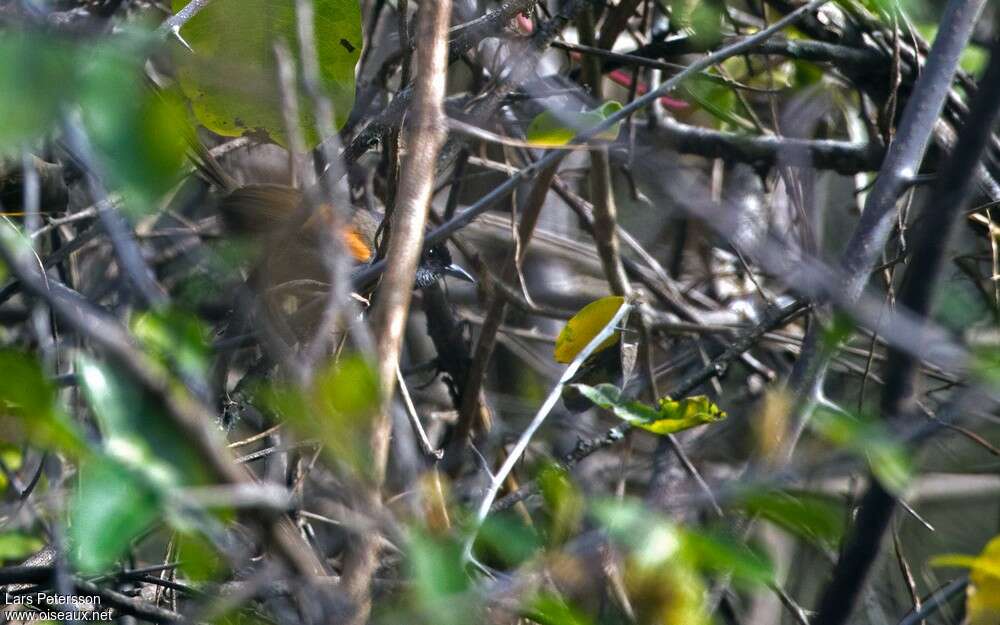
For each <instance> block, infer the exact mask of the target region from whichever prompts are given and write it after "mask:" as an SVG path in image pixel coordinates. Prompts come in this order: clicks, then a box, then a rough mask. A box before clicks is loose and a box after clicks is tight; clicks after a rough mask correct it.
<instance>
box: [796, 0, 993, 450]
mask: <svg viewBox="0 0 1000 625" xmlns="http://www.w3.org/2000/svg"><path fill="white" fill-rule="evenodd" d="M984 3H985V2H984V0H950V2H948V6H947V7H946V9H945V12H944V15H943V16H942V17H941V29H940V30H939V31H938V36H937V38H936V39H935V40H934V45H933V47H932V48H931V51H930V54H929V55H928V57H927V64H926V66H925V67H924V69H923V72H922V73H921V75H920V78H919V80H917V83H916V85H914V88H913V93H912V95H911V96H910V98H909V101H908V102H907V105H906V109H905V110H904V111H903V118H902V119H901V120H900V123H899V128H898V129H897V131H896V134H895V140H894V141H893V143H892V145H890V146H889V151H888V153H887V154H886V157H885V161H884V162H883V164H882V168H881V169H880V170H879V175H878V178H877V179H876V181H875V186H873V187H872V190H871V192H870V193H869V195H868V199H867V200H866V201H865V209H864V212H863V213H862V214H861V220H860V221H859V223H858V225H857V227H856V228H855V230H854V233H853V235H852V236H851V239H850V241H849V242H848V243H847V247H846V249H845V250H844V252H843V254H842V255H841V260H840V264H841V268H842V270H843V272H844V275H845V276H847V279H846V281H845V283H844V285H843V288H844V292H845V294H846V298H847V300H848V301H851V302H855V301H857V300H858V299H859V298H860V297H861V294H862V292H863V291H864V288H865V286H866V285H867V284H868V277H869V275H871V272H872V271H873V270H874V269H875V266H876V265H877V264H878V262H879V259H880V258H881V254H882V249H883V248H884V247H885V244H886V242H887V241H888V240H889V235H890V234H891V233H892V229H893V227H894V226H895V224H896V201H897V200H898V199H899V197H900V196H901V195H902V194H903V192H904V191H905V190H906V189H907V188H908V186H909V184H910V183H911V180H912V178H913V176H915V175H916V173H917V172H918V170H919V169H920V163H921V161H923V158H924V153H925V151H926V150H927V145H928V143H929V142H930V139H931V136H932V134H933V132H934V125H935V122H936V121H937V118H938V116H939V115H940V113H941V110H942V109H943V108H944V105H945V101H946V100H947V98H948V92H949V91H950V90H951V82H952V79H953V78H954V76H955V72H956V70H957V68H958V61H959V57H960V56H961V54H962V50H964V49H965V46H966V45H967V44H968V42H969V38H970V37H971V36H972V29H973V28H974V27H975V25H976V19H977V18H978V16H979V13H980V11H981V10H982V8H983V5H984ZM819 331H820V329H819V328H818V327H817V325H816V324H814V325H813V326H812V327H810V330H809V333H808V334H807V336H806V343H807V344H810V345H812V344H815V343H816V341H817V334H816V333H817V332H819ZM832 355H833V350H812V351H808V352H803V356H802V357H801V358H799V360H798V361H797V362H796V363H795V368H794V369H793V371H792V374H791V377H790V381H789V385H790V386H791V388H792V389H793V390H794V392H795V394H796V396H797V397H798V400H799V407H798V409H797V411H796V415H795V420H794V422H793V423H792V427H791V432H790V435H789V438H788V441H787V442H786V446H785V447H786V451H785V455H786V457H788V456H790V455H791V453H792V451H793V450H794V447H795V444H796V443H797V442H798V439H799V438H800V437H801V435H802V432H803V431H804V429H805V426H806V422H807V420H808V416H809V413H810V412H811V411H812V408H813V406H814V405H815V402H816V401H817V398H818V396H819V393H820V391H821V389H822V386H823V379H824V378H825V375H826V369H827V365H828V364H829V360H830V358H831V357H832Z"/></svg>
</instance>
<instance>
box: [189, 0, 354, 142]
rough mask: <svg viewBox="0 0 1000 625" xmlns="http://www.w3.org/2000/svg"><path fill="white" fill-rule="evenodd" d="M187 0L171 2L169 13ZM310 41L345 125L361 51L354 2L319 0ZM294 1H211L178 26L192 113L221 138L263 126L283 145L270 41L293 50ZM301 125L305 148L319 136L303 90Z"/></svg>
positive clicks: (326, 89)
mask: <svg viewBox="0 0 1000 625" xmlns="http://www.w3.org/2000/svg"><path fill="white" fill-rule="evenodd" d="M188 2H189V0H173V2H172V6H173V10H174V12H177V11H179V10H180V9H182V8H184V6H186V5H187V4H188ZM314 5H315V11H316V14H315V29H316V32H315V40H316V46H317V50H316V53H317V55H318V57H319V59H318V60H319V66H320V75H321V76H320V78H321V82H322V85H321V86H322V88H323V90H324V92H325V93H326V95H328V96H329V97H330V99H331V102H332V104H333V107H334V110H335V111H336V119H337V125H338V126H340V125H343V123H344V122H345V121H346V120H347V116H348V114H349V113H350V111H351V107H352V106H353V104H354V82H355V79H354V69H355V66H356V65H357V62H358V59H359V58H360V56H361V47H362V40H363V37H362V30H361V9H360V6H359V3H358V0H316V1H315V2H314ZM296 32H297V25H296V17H295V0H213V1H212V2H211V3H209V4H208V6H206V7H205V8H204V9H202V10H201V11H200V12H199V13H198V14H197V15H195V16H194V17H193V18H192V19H191V20H189V21H188V22H187V23H186V24H185V25H184V27H183V28H182V29H181V32H180V35H181V37H183V38H184V40H185V41H186V42H187V43H188V44H190V46H191V48H192V49H193V50H194V54H185V56H184V58H183V59H182V63H181V68H180V83H181V88H182V89H183V90H184V93H185V94H186V95H187V97H188V98H189V99H190V100H191V105H192V108H193V109H194V113H195V116H196V117H197V118H198V121H200V122H201V123H202V124H203V125H204V126H205V127H206V128H208V129H209V130H212V131H213V132H216V133H218V134H221V135H224V136H239V135H242V134H244V133H246V132H260V131H262V132H265V133H267V134H268V135H270V136H271V138H273V139H274V140H275V141H277V142H278V143H281V144H282V145H285V144H287V139H286V136H285V134H286V129H285V125H284V121H283V117H282V109H281V103H280V94H279V90H278V88H277V87H276V82H277V81H276V76H277V69H276V62H275V57H274V45H275V44H276V43H277V42H279V41H284V42H285V43H286V44H287V45H288V46H289V47H290V48H291V49H292V52H293V53H294V54H295V55H296V57H297V56H298V52H297V50H298V37H297V35H296ZM298 100H299V108H300V110H302V120H301V126H302V130H303V135H304V136H305V137H306V139H307V142H308V144H309V145H308V146H307V147H310V148H311V147H313V146H315V145H316V144H317V143H318V141H319V138H318V135H317V133H316V124H315V121H314V119H313V115H312V111H311V106H310V99H309V98H308V97H307V95H306V94H305V93H304V91H303V90H301V89H300V93H299V94H298Z"/></svg>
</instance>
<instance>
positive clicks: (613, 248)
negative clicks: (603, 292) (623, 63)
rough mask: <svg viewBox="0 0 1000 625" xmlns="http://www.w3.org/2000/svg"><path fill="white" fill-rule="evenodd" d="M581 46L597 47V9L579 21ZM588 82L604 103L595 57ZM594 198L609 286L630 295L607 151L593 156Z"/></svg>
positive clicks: (588, 60)
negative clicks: (620, 249)
mask: <svg viewBox="0 0 1000 625" xmlns="http://www.w3.org/2000/svg"><path fill="white" fill-rule="evenodd" d="M579 28H580V42H581V43H582V44H584V45H587V46H593V45H594V44H595V43H596V42H595V41H594V9H593V7H587V8H586V9H585V10H584V11H581V12H580V17H579ZM583 75H584V82H585V83H586V84H587V87H589V88H590V93H591V95H592V96H593V97H594V99H595V100H596V101H597V102H598V103H600V102H601V100H602V99H603V98H604V93H603V91H604V90H603V89H602V88H601V87H602V85H601V81H602V80H603V74H602V72H601V60H600V58H598V57H597V56H594V55H586V56H584V57H583ZM590 196H591V198H590V199H591V202H593V204H594V242H595V243H596V244H597V251H598V253H599V254H600V256H601V265H602V266H603V267H604V275H605V276H606V277H607V279H608V285H609V286H610V287H611V291H612V293H614V294H615V295H627V294H628V293H629V292H630V291H631V288H630V286H629V281H628V277H627V276H626V275H625V268H624V267H623V266H622V260H621V254H620V253H619V251H618V236H617V233H616V229H617V228H616V225H617V212H618V211H617V207H616V206H615V196H614V188H613V187H612V182H611V163H610V161H609V160H608V150H607V148H603V147H600V148H595V149H594V150H592V151H591V152H590Z"/></svg>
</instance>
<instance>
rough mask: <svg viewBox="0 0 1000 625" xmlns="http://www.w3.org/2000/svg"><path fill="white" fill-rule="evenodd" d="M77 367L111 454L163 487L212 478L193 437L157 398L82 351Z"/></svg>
mask: <svg viewBox="0 0 1000 625" xmlns="http://www.w3.org/2000/svg"><path fill="white" fill-rule="evenodd" d="M76 369H77V373H78V374H79V376H80V388H81V390H82V391H83V394H84V397H85V398H86V399H87V403H88V404H89V405H90V408H91V410H93V412H94V416H95V417H96V418H97V423H98V425H99V426H100V430H101V433H102V434H103V435H104V449H105V450H106V452H107V453H108V455H110V456H112V457H114V458H115V459H116V460H117V461H118V462H121V463H123V464H125V465H128V466H129V467H131V468H133V469H134V470H136V471H138V472H140V473H141V474H143V475H145V476H146V478H147V479H149V480H150V481H151V483H153V484H156V485H157V486H158V487H159V488H164V489H169V488H172V487H175V486H181V485H193V484H202V483H206V482H207V481H208V477H207V471H206V469H205V468H204V466H203V464H202V462H201V459H200V457H199V456H198V454H197V453H196V452H195V451H194V449H192V447H191V443H190V441H188V439H187V437H186V436H185V435H184V434H183V433H182V432H180V431H179V430H178V429H177V428H176V427H175V426H174V424H173V423H172V422H170V420H169V419H167V418H166V417H165V416H164V415H163V412H162V411H163V408H162V407H161V406H159V404H158V403H157V402H156V401H154V400H152V399H151V398H150V397H149V396H148V395H147V394H146V393H144V392H143V391H142V390H140V389H139V388H137V387H136V386H135V384H133V383H132V382H131V381H130V380H128V379H127V378H126V377H125V376H123V375H122V374H121V373H120V372H118V371H116V370H115V369H114V368H113V367H111V366H108V365H104V364H101V363H98V362H97V361H95V360H92V359H90V358H88V357H86V356H82V355H81V356H79V357H78V358H77V363H76Z"/></svg>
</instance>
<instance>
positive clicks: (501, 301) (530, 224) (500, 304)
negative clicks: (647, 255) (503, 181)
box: [448, 159, 562, 473]
mask: <svg viewBox="0 0 1000 625" xmlns="http://www.w3.org/2000/svg"><path fill="white" fill-rule="evenodd" d="M560 163H562V159H558V160H556V161H555V162H554V163H552V164H551V165H549V166H548V167H546V168H545V169H544V170H543V171H542V172H541V173H539V174H538V177H537V178H536V179H535V183H534V185H533V186H532V187H531V191H530V192H529V193H528V197H527V198H526V199H525V202H524V207H523V209H522V211H521V223H520V225H519V227H518V231H517V236H518V239H519V242H515V244H514V246H513V247H512V248H511V250H510V252H509V253H508V255H507V259H506V261H505V262H504V269H503V274H502V279H503V281H504V282H506V283H509V282H511V281H513V280H514V278H515V277H516V274H517V267H518V264H519V263H520V262H521V260H523V258H524V255H525V253H526V252H527V250H528V242H529V241H530V240H531V235H532V234H533V233H534V231H535V225H536V224H537V223H538V217H539V215H540V214H541V212H542V206H544V205H545V197H546V196H547V195H548V192H549V186H550V185H551V184H552V180H553V178H555V175H556V171H557V170H558V169H559V165H560ZM506 311H507V299H506V297H504V295H503V294H502V293H500V292H499V289H497V290H495V292H494V293H493V295H492V297H491V298H490V301H489V306H488V308H487V311H486V316H485V317H484V320H483V325H482V328H481V329H480V332H479V340H478V341H477V342H476V350H475V353H474V354H473V356H472V362H471V364H470V366H469V374H468V377H467V378H466V383H465V388H463V389H462V396H461V397H462V405H461V406H460V409H459V417H458V424H457V425H456V426H455V431H454V432H453V434H452V438H451V441H450V442H449V445H448V464H449V467H450V468H451V470H452V472H454V473H457V471H458V468H459V467H460V466H461V463H462V458H463V454H462V451H463V449H464V448H465V444H466V443H467V442H468V439H469V436H470V435H471V433H472V427H473V424H474V422H475V419H476V417H477V416H478V415H479V414H480V411H481V410H482V409H483V406H482V402H480V401H479V395H480V392H481V390H482V387H483V382H484V381H485V380H486V371H487V368H488V367H489V363H490V359H491V358H492V356H493V348H494V347H495V346H496V340H497V334H498V333H499V331H500V326H501V324H503V320H504V315H505V314H506Z"/></svg>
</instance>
